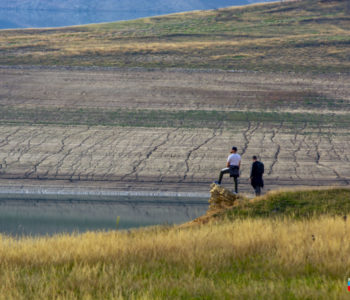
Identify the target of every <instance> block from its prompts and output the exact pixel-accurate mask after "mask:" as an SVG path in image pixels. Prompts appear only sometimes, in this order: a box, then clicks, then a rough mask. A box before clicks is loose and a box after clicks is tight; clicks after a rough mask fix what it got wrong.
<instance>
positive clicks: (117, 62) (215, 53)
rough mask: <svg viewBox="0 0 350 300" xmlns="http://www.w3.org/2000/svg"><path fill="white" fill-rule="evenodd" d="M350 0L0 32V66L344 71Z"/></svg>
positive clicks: (348, 64)
mask: <svg viewBox="0 0 350 300" xmlns="http://www.w3.org/2000/svg"><path fill="white" fill-rule="evenodd" d="M52 2H53V1H50V3H52ZM228 2H229V1H227V2H226V3H228ZM38 3H41V2H38ZM63 3H66V2H63ZM70 3H71V2H70ZM74 3H75V2H74ZM76 3H78V2H76ZM79 3H80V2H79ZM88 3H89V2H88ZM109 3H112V2H109ZM140 3H141V2H140ZM142 3H145V2H142ZM147 3H148V2H147ZM162 3H163V4H162V5H164V2H162ZM169 3H170V2H169ZM176 3H178V4H179V3H184V2H176ZM218 3H219V1H218ZM220 3H224V2H222V1H221V2H220ZM349 3H350V1H320V0H304V1H286V2H276V3H269V4H264V5H253V6H244V7H229V8H224V9H219V10H210V11H198V12H189V13H184V14H173V15H169V16H163V17H154V18H145V19H139V20H134V21H127V22H114V23H108V24H101V25H90V26H80V27H74V28H73V27H72V28H68V27H67V28H61V29H54V30H42V29H41V30H25V31H24V30H23V31H21V30H14V31H0V47H1V56H0V64H3V65H18V64H22V65H24V64H26V65H28V64H29V65H66V66H67V65H68V66H72V65H73V66H104V67H145V68H155V67H156V68H172V67H176V68H193V69H226V70H237V69H238V70H261V71H288V72H289V71H294V72H317V73H323V72H327V73H329V72H343V73H348V72H349V70H350V57H349V51H350V49H349V46H350V16H349V12H350V6H349ZM62 5H63V4H62ZM157 5H160V4H157ZM101 7H103V6H102V5H101Z"/></svg>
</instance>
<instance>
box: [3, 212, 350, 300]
mask: <svg viewBox="0 0 350 300" xmlns="http://www.w3.org/2000/svg"><path fill="white" fill-rule="evenodd" d="M349 230H350V224H349V222H344V221H343V219H342V218H333V217H328V216H324V217H321V218H319V219H312V220H304V221H294V220H291V219H284V220H270V219H247V220H240V221H239V220H236V221H233V222H228V221H223V222H220V223H216V224H215V223H212V224H210V225H207V226H202V227H195V228H190V229H182V230H179V229H177V228H166V227H155V228H150V229H142V230H136V231H129V232H109V233H86V234H84V235H80V236H75V235H72V236H67V235H62V236H56V237H52V238H37V239H34V238H21V239H13V238H8V237H4V236H2V237H1V240H0V262H1V263H0V264H1V268H0V280H1V286H0V295H1V296H0V298H1V299H11V298H12V299H38V298H40V299H44V298H57V297H58V298H61V299H102V298H103V299H112V298H113V299H117V298H125V299H132V298H134V299H179V298H183V299H184V298H198V299H213V298H214V299H225V298H226V299H228V298H230V299H234V298H235V299H237V298H245V299H256V298H257V297H258V298H260V299H282V298H283V299H305V298H308V299H345V298H346V297H347V296H348V295H347V292H346V284H347V283H346V279H347V277H349V272H350V270H349V267H350V257H349V251H350V236H349V233H348V232H349Z"/></svg>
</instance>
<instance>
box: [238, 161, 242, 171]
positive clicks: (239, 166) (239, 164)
mask: <svg viewBox="0 0 350 300" xmlns="http://www.w3.org/2000/svg"><path fill="white" fill-rule="evenodd" d="M240 168H241V161H239V163H238V169H240Z"/></svg>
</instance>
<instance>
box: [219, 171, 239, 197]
mask: <svg viewBox="0 0 350 300" xmlns="http://www.w3.org/2000/svg"><path fill="white" fill-rule="evenodd" d="M224 174H230V168H225V169H222V170H221V172H220V177H219V181H218V183H219V184H221V181H222V177H223V176H224ZM233 181H234V183H235V192H236V193H238V177H236V176H235V177H233Z"/></svg>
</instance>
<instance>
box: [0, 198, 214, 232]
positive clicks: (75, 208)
mask: <svg viewBox="0 0 350 300" xmlns="http://www.w3.org/2000/svg"><path fill="white" fill-rule="evenodd" d="M207 201H208V198H187V197H186V198H182V197H161V196H157V197H152V196H148V197H140V196H117V197H115V196H114V197H113V198H112V197H107V198H106V197H104V198H100V197H99V198H95V199H94V197H92V196H91V197H68V198H67V197H65V196H60V195H56V196H51V197H50V196H47V195H46V196H45V195H42V196H40V195H37V196H36V197H34V196H31V197H27V196H25V197H22V198H21V197H18V196H16V197H13V195H8V196H6V195H1V199H0V233H3V234H7V235H12V236H22V235H31V236H37V235H53V234H58V233H72V232H80V233H81V232H86V231H92V230H93V231H95V230H103V231H106V230H115V229H116V228H118V229H128V228H136V227H141V226H150V225H158V224H181V223H184V222H187V221H190V220H193V219H195V218H197V217H199V216H201V215H203V214H204V213H205V212H206V210H207V208H208V202H207ZM118 216H119V223H118V224H117V219H118Z"/></svg>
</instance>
